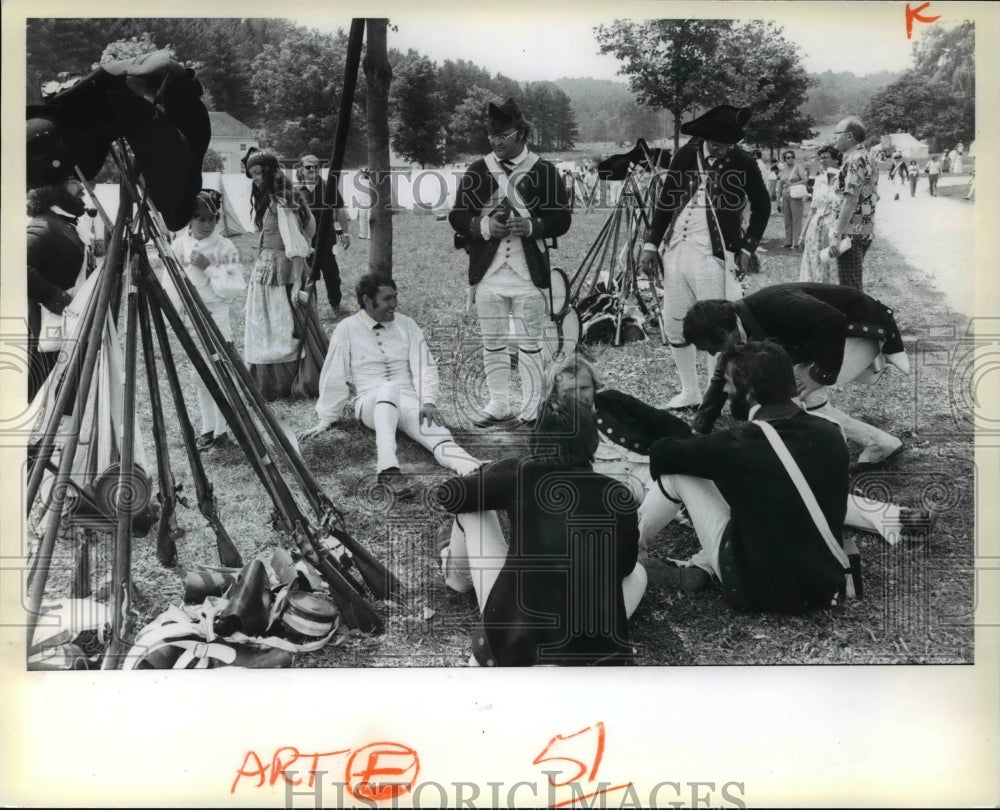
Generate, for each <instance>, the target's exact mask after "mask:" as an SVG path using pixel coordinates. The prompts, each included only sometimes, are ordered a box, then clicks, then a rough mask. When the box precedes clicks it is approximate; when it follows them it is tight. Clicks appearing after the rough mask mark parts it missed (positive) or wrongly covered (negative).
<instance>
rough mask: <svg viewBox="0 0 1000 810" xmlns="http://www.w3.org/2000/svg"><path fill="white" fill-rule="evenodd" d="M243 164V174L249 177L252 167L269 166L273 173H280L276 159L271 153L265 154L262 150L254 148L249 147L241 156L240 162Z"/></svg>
mask: <svg viewBox="0 0 1000 810" xmlns="http://www.w3.org/2000/svg"><path fill="white" fill-rule="evenodd" d="M240 162H241V163H242V164H243V173H244V174H245V175H246V176H247V177H249V176H250V170H251V169H252V168H253V167H254V166H270V167H271V168H272V169H274V170H275V171H280V170H281V166H280V165H279V164H278V158H277V157H276V156H275V155H274V154H273V153H271V152H265V151H264V150H262V149H258V148H257V147H256V146H251V147H250V148H249V149H247V153H246V154H245V155H244V156H243V160H241V161H240Z"/></svg>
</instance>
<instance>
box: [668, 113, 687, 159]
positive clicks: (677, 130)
mask: <svg viewBox="0 0 1000 810" xmlns="http://www.w3.org/2000/svg"><path fill="white" fill-rule="evenodd" d="M670 112H671V114H672V115H673V116H674V154H675V155H676V154H677V150H678V149H680V142H681V114H682V113H683V112H684V111H683V110H671V111H670Z"/></svg>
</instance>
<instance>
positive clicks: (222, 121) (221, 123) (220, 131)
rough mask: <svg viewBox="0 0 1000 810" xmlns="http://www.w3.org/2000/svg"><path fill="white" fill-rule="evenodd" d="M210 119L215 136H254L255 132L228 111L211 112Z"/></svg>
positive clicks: (213, 135)
mask: <svg viewBox="0 0 1000 810" xmlns="http://www.w3.org/2000/svg"><path fill="white" fill-rule="evenodd" d="M208 120H209V123H210V124H211V127H212V137H213V138H215V137H217V138H253V137H255V133H254V131H253V130H252V129H250V127H248V126H247V125H246V124H244V123H243V122H242V121H237V120H236V119H235V118H233V117H232V116H231V115H230V114H229V113H227V112H210V113H209V114H208Z"/></svg>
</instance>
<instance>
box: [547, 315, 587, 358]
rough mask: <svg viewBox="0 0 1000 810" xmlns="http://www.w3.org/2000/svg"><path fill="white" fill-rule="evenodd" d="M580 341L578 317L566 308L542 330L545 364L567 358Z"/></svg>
mask: <svg viewBox="0 0 1000 810" xmlns="http://www.w3.org/2000/svg"><path fill="white" fill-rule="evenodd" d="M579 341H580V315H579V314H578V313H577V311H576V310H575V309H574V308H573V307H571V306H568V307H566V311H565V312H563V314H562V315H561V316H559V317H558V318H552V319H551V320H549V321H547V322H546V323H545V326H544V327H543V329H542V346H543V348H544V351H545V360H546V362H549V363H551V362H552V361H553V360H557V359H560V358H562V357H567V356H568V355H571V354H573V352H575V351H576V344H577V343H578V342H579Z"/></svg>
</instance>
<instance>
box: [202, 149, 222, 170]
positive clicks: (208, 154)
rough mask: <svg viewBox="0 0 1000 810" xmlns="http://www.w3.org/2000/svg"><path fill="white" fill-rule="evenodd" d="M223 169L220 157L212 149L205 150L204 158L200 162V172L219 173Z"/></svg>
mask: <svg viewBox="0 0 1000 810" xmlns="http://www.w3.org/2000/svg"><path fill="white" fill-rule="evenodd" d="M224 168H225V167H224V166H223V163H222V155H220V154H219V153H218V152H216V151H215V150H214V149H211V148H209V149H207V150H206V151H205V158H204V160H202V162H201V170H202V171H203V172H221V171H222V170H223V169H224Z"/></svg>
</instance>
